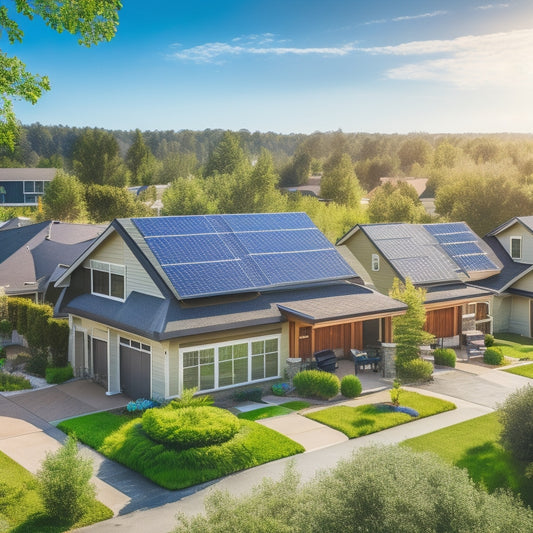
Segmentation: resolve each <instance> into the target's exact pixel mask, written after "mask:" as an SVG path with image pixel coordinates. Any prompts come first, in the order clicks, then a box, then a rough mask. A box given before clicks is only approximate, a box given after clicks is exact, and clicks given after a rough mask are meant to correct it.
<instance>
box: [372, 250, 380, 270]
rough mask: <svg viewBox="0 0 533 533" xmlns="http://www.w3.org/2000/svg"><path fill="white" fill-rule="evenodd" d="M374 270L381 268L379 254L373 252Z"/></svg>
mask: <svg viewBox="0 0 533 533" xmlns="http://www.w3.org/2000/svg"><path fill="white" fill-rule="evenodd" d="M372 270H373V271H374V272H377V271H378V270H379V255H378V254H372Z"/></svg>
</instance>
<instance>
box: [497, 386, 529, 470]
mask: <svg viewBox="0 0 533 533" xmlns="http://www.w3.org/2000/svg"><path fill="white" fill-rule="evenodd" d="M532 413H533V387H532V386H531V385H526V386H525V387H522V388H521V389H518V390H517V391H515V392H513V393H512V394H510V395H509V396H508V397H507V399H506V400H505V402H504V403H503V405H501V406H500V407H499V409H498V414H499V418H500V422H501V423H502V428H503V429H502V432H501V435H500V439H501V442H502V444H503V446H504V448H505V449H507V450H508V451H509V452H511V453H512V454H513V455H514V456H515V457H516V458H517V459H519V460H521V461H528V462H530V463H533V416H532Z"/></svg>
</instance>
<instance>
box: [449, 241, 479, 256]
mask: <svg viewBox="0 0 533 533" xmlns="http://www.w3.org/2000/svg"><path fill="white" fill-rule="evenodd" d="M442 246H443V248H444V249H445V250H446V252H448V253H449V254H450V255H451V256H452V257H455V256H456V255H469V254H482V253H484V252H483V250H482V249H481V248H480V247H479V245H478V244H477V243H476V242H462V243H459V244H443V245H442Z"/></svg>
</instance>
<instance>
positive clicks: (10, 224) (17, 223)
mask: <svg viewBox="0 0 533 533" xmlns="http://www.w3.org/2000/svg"><path fill="white" fill-rule="evenodd" d="M30 224H33V221H32V219H31V218H28V217H15V218H10V219H9V220H6V221H5V222H0V231H5V230H6V229H13V228H21V227H22V226H29V225H30Z"/></svg>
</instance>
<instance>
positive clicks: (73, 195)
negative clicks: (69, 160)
mask: <svg viewBox="0 0 533 533" xmlns="http://www.w3.org/2000/svg"><path fill="white" fill-rule="evenodd" d="M43 210H44V218H45V219H48V220H62V221H64V222H74V221H76V220H80V219H83V218H84V217H85V216H86V206H85V189H84V187H83V185H82V184H81V183H80V181H79V180H78V178H76V176H70V175H68V174H66V173H65V172H63V171H58V173H57V174H56V176H55V178H54V179H53V180H52V181H51V182H50V184H49V185H48V187H47V188H46V191H45V193H44V196H43Z"/></svg>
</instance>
